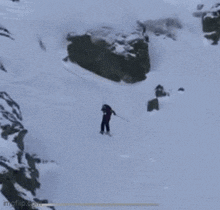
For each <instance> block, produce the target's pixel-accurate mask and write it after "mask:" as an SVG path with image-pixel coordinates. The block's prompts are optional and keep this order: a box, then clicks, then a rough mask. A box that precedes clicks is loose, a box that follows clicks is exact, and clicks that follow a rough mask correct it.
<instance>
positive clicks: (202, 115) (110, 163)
mask: <svg viewBox="0 0 220 210" xmlns="http://www.w3.org/2000/svg"><path fill="white" fill-rule="evenodd" d="M2 2H4V4H6V2H8V3H7V5H9V6H10V7H15V6H12V5H13V4H12V3H11V2H10V3H9V1H6V0H2ZM53 2H54V3H52V4H51V1H50V0H47V1H42V0H39V1H37V2H36V1H35V2H34V1H33V2H32V1H21V5H22V8H24V7H23V5H24V4H28V9H27V10H28V12H25V13H24V14H25V15H24V16H22V15H20V16H19V15H18V16H16V15H15V13H14V12H11V10H8V9H7V7H8V6H7V5H6V6H5V7H6V9H5V10H4V9H2V4H1V10H4V12H2V11H1V14H2V16H1V17H2V20H1V24H2V25H3V26H4V27H6V28H7V29H8V30H9V31H10V32H11V33H12V35H13V38H14V39H15V41H12V40H10V39H7V38H5V37H0V42H1V50H0V57H1V61H2V62H3V64H4V66H5V68H6V69H7V71H8V73H5V72H3V71H0V74H1V78H2V81H1V84H0V89H1V91H6V92H7V93H8V94H9V95H10V96H11V97H12V98H13V100H15V101H16V102H17V103H18V104H19V105H20V107H21V111H22V114H23V119H24V120H23V124H24V127H25V128H26V129H27V130H28V134H27V136H26V138H25V145H26V146H25V150H26V151H28V152H31V153H36V154H37V155H38V156H40V157H42V158H43V159H48V160H54V161H55V162H56V163H57V164H58V167H52V168H51V167H49V168H48V169H46V168H40V169H39V170H40V173H41V172H42V173H41V174H42V175H41V177H40V181H41V189H40V190H39V191H38V192H37V193H38V196H39V197H41V198H47V199H49V202H52V203H103V202H104V203H155V204H159V206H154V207H147V206H146V207H105V208H106V209H113V208H114V209H115V208H117V209H161V210H169V209H179V210H183V209H187V210H191V209H192V210H194V209H218V208H219V206H220V201H219V196H220V193H219V188H220V178H219V172H220V165H219V160H220V153H219V151H220V150H219V149H220V143H219V134H220V132H219V124H220V112H219V105H220V99H219V98H220V92H219V86H220V85H219V81H220V72H219V70H218V64H219V57H220V51H219V46H206V45H205V44H204V43H203V37H202V30H201V25H200V24H201V22H200V20H199V19H197V18H193V17H192V14H191V13H190V12H188V13H187V10H185V9H184V7H179V8H178V7H175V6H170V5H167V4H165V3H164V2H162V1H158V0H157V1H155V0H154V1H141V0H138V1H132V0H130V1H121V2H120V3H119V2H118V1H117V2H116V1H101V0H100V1H89V0H86V1H80V2H81V3H80V2H79V1H76V3H73V2H72V1H66V4H64V3H63V1H59V0H57V1H53ZM61 2H62V3H61ZM74 2H75V1H74ZM144 2H145V3H144ZM158 3H160V4H158ZM18 5H19V3H17V5H16V7H18ZM158 5H161V7H160V6H158ZM70 6H71V7H70ZM181 6H183V5H182V4H181ZM25 8H26V7H25ZM182 10H183V11H182ZM25 11H26V10H25ZM32 11H33V12H32ZM181 11H182V13H181ZM178 13H179V16H180V19H181V20H182V22H183V24H184V28H183V29H182V30H180V31H179V32H177V41H173V40H171V39H169V38H164V37H162V36H159V37H155V36H153V35H151V37H150V45H149V51H150V58H151V67H152V68H151V72H150V73H149V74H147V80H145V81H143V82H140V83H137V84H133V85H128V84H123V83H119V84H118V83H114V82H111V81H108V80H106V79H104V78H101V77H99V76H96V75H93V74H92V73H90V72H88V71H85V70H83V69H82V68H80V67H78V66H77V65H75V64H71V65H69V64H68V63H67V64H66V65H64V63H63V61H62V59H63V58H64V57H65V56H66V55H67V53H66V45H67V42H66V41H65V39H64V38H65V35H66V34H67V33H68V32H71V31H77V30H79V31H80V30H82V29H85V28H86V27H87V26H88V25H89V27H88V29H90V28H91V27H90V26H92V25H93V24H96V23H97V24H100V23H102V22H107V23H110V24H113V25H114V23H115V24H116V27H118V26H119V25H120V24H123V26H122V28H123V27H125V28H126V24H127V25H133V24H135V21H136V20H138V19H140V20H141V19H143V20H147V19H152V20H153V19H160V18H162V17H170V16H172V15H173V14H178ZM16 14H17V13H16ZM19 14H20V13H19ZM21 14H23V13H21ZM169 14H170V16H169ZM186 15H187V16H186ZM12 16H13V19H11V18H12ZM14 16H16V17H17V18H15V17H14ZM70 17H71V19H70ZM42 20H44V22H42ZM79 23H81V27H80V26H79V25H80V24H79ZM78 26H79V28H78ZM39 37H40V38H41V40H42V41H43V43H44V44H45V46H46V49H47V50H46V51H43V50H42V49H41V48H40V46H39V43H38V38H39ZM158 84H161V85H163V86H164V88H165V90H166V91H168V92H169V93H170V97H166V99H163V100H161V99H159V101H160V110H159V111H155V112H153V113H148V112H147V107H146V103H147V101H148V100H151V99H153V98H154V97H155V95H154V89H155V87H156V86H157V85H158ZM180 87H183V88H184V89H185V91H184V92H182V94H180V92H179V91H178V89H179V88H180ZM103 103H107V104H109V105H111V106H112V108H113V109H114V110H115V112H116V113H117V114H118V115H119V116H122V117H124V118H125V119H128V120H129V122H126V121H124V120H122V119H121V118H119V117H117V116H112V119H111V122H110V126H111V132H112V135H113V136H112V137H109V136H102V135H100V134H99V129H100V123H101V118H102V113H101V111H100V109H101V106H102V104H103ZM46 170H48V171H46ZM75 208H76V207H74V209H75ZM82 208H84V209H92V208H94V207H77V208H76V209H82ZM99 208H100V207H99ZM56 209H58V210H59V209H62V210H65V209H73V207H56ZM103 209H104V207H103Z"/></svg>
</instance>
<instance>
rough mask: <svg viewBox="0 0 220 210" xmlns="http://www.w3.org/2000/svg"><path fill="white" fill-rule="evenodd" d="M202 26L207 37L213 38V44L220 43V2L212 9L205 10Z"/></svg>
mask: <svg viewBox="0 0 220 210" xmlns="http://www.w3.org/2000/svg"><path fill="white" fill-rule="evenodd" d="M202 26H203V32H204V33H205V37H206V38H207V39H209V40H212V41H213V42H212V44H213V45H216V44H218V41H219V38H220V3H219V4H215V5H214V6H213V7H212V8H211V9H210V11H207V12H204V13H203V16H202Z"/></svg>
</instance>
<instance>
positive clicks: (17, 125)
mask: <svg viewBox="0 0 220 210" xmlns="http://www.w3.org/2000/svg"><path fill="white" fill-rule="evenodd" d="M21 121H22V115H21V111H20V107H19V105H18V104H17V103H16V102H15V101H13V100H12V98H10V96H9V95H8V94H7V93H5V92H0V134H1V136H0V145H1V147H0V184H1V186H2V188H1V193H2V194H3V195H4V197H5V198H6V199H7V202H9V203H10V205H11V206H13V208H14V209H15V210H24V209H25V210H33V209H38V208H37V204H40V203H43V202H45V200H42V202H41V200H40V199H37V198H36V189H38V188H40V183H39V171H38V170H37V167H36V164H37V163H38V162H39V159H38V158H36V157H34V156H31V155H30V154H28V153H25V152H24V141H23V139H24V137H25V134H26V133H27V130H26V129H25V128H24V127H23V125H22V123H21ZM7 202H6V204H7V206H8V205H9V203H7ZM44 209H54V208H53V207H44Z"/></svg>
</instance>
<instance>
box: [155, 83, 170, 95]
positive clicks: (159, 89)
mask: <svg viewBox="0 0 220 210" xmlns="http://www.w3.org/2000/svg"><path fill="white" fill-rule="evenodd" d="M155 95H156V97H163V96H169V93H167V92H165V91H164V88H163V86H161V85H158V86H157V87H156V88H155Z"/></svg>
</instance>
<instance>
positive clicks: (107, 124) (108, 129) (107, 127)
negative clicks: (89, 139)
mask: <svg viewBox="0 0 220 210" xmlns="http://www.w3.org/2000/svg"><path fill="white" fill-rule="evenodd" d="M106 131H107V132H108V133H109V131H110V126H109V121H108V122H106Z"/></svg>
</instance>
